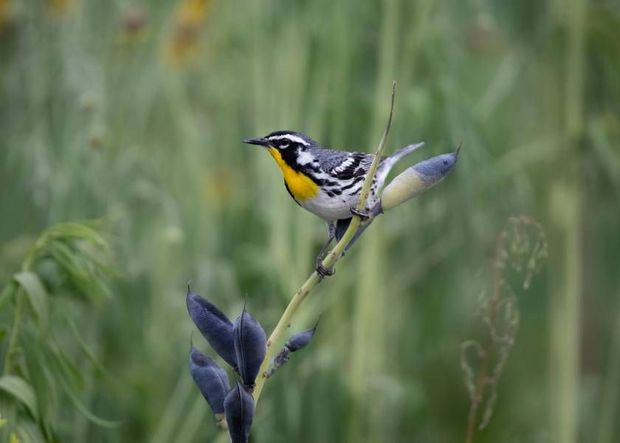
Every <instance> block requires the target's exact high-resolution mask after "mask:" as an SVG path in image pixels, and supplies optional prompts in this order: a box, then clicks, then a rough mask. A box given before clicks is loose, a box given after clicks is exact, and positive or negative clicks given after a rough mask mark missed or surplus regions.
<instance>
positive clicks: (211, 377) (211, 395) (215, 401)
mask: <svg viewBox="0 0 620 443" xmlns="http://www.w3.org/2000/svg"><path fill="white" fill-rule="evenodd" d="M189 372H190V373H191V374H192V377H193V378H194V381H195V382H196V385H197V386H198V389H200V392H201V393H202V396H203V397H204V398H205V400H207V403H209V406H210V407H211V410H212V411H213V413H214V414H216V415H217V414H223V413H224V398H226V394H227V393H228V391H230V385H229V384H228V376H227V375H226V371H224V370H223V369H222V368H220V367H219V366H218V364H217V363H215V362H214V361H213V360H212V359H211V358H209V357H208V356H206V355H205V354H203V353H202V352H200V351H199V350H198V349H196V348H194V347H193V346H192V350H191V351H190V354H189Z"/></svg>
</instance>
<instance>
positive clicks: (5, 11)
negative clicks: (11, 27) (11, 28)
mask: <svg viewBox="0 0 620 443" xmlns="http://www.w3.org/2000/svg"><path fill="white" fill-rule="evenodd" d="M10 21H11V5H10V3H9V0H0V32H2V31H4V30H5V29H6V28H7V26H8V24H9V22H10Z"/></svg>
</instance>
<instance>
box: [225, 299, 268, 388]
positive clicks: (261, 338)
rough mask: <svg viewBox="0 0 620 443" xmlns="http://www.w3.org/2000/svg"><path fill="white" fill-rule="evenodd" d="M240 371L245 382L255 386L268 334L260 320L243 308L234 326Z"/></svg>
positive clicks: (246, 384)
mask: <svg viewBox="0 0 620 443" xmlns="http://www.w3.org/2000/svg"><path fill="white" fill-rule="evenodd" d="M233 333H234V344H235V354H236V357H237V366H238V372H239V375H240V376H241V380H243V384H244V385H245V386H247V387H248V388H250V389H252V388H253V387H254V380H256V375H257V374H258V370H259V369H260V365H261V363H262V362H263V360H264V359H265V353H266V351H267V347H266V345H267V336H266V335H265V331H264V330H263V328H262V326H261V325H260V323H259V322H258V321H256V320H255V319H254V317H252V316H251V315H250V314H249V313H248V312H247V311H246V310H245V307H244V308H243V312H242V313H241V315H240V316H239V317H238V318H237V320H235V325H234V328H233Z"/></svg>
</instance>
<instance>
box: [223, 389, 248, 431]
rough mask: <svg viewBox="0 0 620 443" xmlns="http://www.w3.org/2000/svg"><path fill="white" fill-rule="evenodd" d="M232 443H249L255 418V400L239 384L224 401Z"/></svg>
mask: <svg viewBox="0 0 620 443" xmlns="http://www.w3.org/2000/svg"><path fill="white" fill-rule="evenodd" d="M224 409H225V411H226V421H227V423H228V432H229V433H230V439H231V443H247V441H248V438H249V437H250V428H251V427H252V419H253V418H254V399H253V398H252V396H251V395H250V393H249V392H248V391H246V390H245V388H244V387H243V386H241V385H240V384H239V383H237V385H236V386H235V387H234V388H232V389H231V390H230V392H229V393H228V395H227V396H226V398H225V399H224Z"/></svg>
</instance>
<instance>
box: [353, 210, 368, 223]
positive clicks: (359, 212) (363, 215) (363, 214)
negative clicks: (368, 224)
mask: <svg viewBox="0 0 620 443" xmlns="http://www.w3.org/2000/svg"><path fill="white" fill-rule="evenodd" d="M351 214H353V215H357V216H358V217H359V218H360V219H361V220H362V221H366V220H368V219H369V218H370V213H369V212H368V210H367V209H361V210H360V209H357V208H351Z"/></svg>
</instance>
